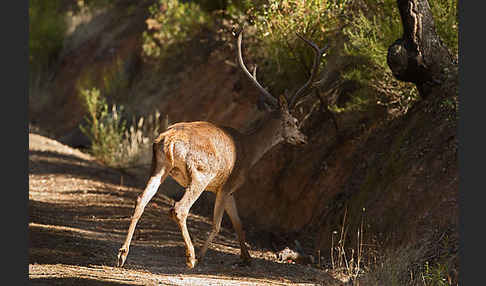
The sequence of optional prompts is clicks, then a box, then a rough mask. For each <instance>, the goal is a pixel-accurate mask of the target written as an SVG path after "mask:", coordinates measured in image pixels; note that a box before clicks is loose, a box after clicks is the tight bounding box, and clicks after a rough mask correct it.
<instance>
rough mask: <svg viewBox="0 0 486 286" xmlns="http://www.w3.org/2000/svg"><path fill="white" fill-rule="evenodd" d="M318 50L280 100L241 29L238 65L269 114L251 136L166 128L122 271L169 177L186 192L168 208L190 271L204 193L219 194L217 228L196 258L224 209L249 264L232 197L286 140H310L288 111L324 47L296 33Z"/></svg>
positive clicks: (194, 125) (189, 126)
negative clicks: (193, 228) (190, 226)
mask: <svg viewBox="0 0 486 286" xmlns="http://www.w3.org/2000/svg"><path fill="white" fill-rule="evenodd" d="M298 36H299V37H300V38H301V39H302V40H303V41H305V42H306V43H307V44H308V45H310V46H311V47H312V48H313V49H314V51H315V57H314V63H313V67H312V70H311V75H310V78H309V80H308V81H307V82H306V83H305V84H304V85H303V86H302V87H301V88H300V89H299V90H298V91H297V92H296V93H295V94H294V95H293V96H291V97H290V99H289V103H287V99H286V98H285V97H284V96H282V95H281V96H280V97H279V98H278V99H277V98H275V97H273V96H272V95H271V94H270V93H269V92H268V91H266V90H265V89H264V88H263V87H262V86H261V85H260V84H259V83H258V81H257V79H256V69H255V70H254V71H253V75H252V74H250V72H249V71H248V69H247V68H246V66H245V64H244V63H243V58H242V55H241V39H242V31H241V30H240V32H238V33H237V56H238V62H239V65H240V67H241V69H242V70H243V71H244V73H245V74H246V75H247V76H248V77H249V78H250V80H251V81H252V82H253V83H254V84H255V85H256V87H257V88H258V89H259V90H260V91H261V93H262V96H263V100H264V102H265V103H266V104H267V109H269V110H270V112H268V113H267V114H266V115H265V116H266V118H265V120H264V121H263V123H262V124H261V126H260V127H259V128H257V129H256V130H254V131H253V132H251V133H250V134H242V133H240V132H238V131H236V130H234V129H232V128H229V127H220V126H216V125H213V124H211V123H209V122H202V121H199V122H182V123H176V124H173V125H171V126H169V127H168V129H167V131H165V132H163V133H162V134H160V135H159V136H158V138H157V139H155V140H154V144H153V157H152V171H151V174H150V178H149V179H148V182H147V186H146V187H145V190H144V191H143V193H142V194H141V195H140V196H139V197H138V198H137V205H136V207H135V211H134V214H133V217H132V219H131V223H130V227H129V229H128V234H127V237H126V240H125V243H124V244H123V246H122V247H121V248H120V250H119V252H118V266H119V267H122V266H123V264H124V263H125V260H126V258H127V255H128V251H129V247H130V241H131V240H132V236H133V232H134V230H135V226H136V225H137V222H138V220H139V219H140V217H141V215H142V213H143V210H144V208H145V206H146V205H147V203H148V202H149V201H150V199H151V198H152V197H153V196H154V194H155V193H156V192H157V189H158V188H159V186H160V184H161V183H162V182H163V181H164V180H165V178H166V177H167V176H168V175H170V176H172V178H174V180H176V181H177V182H178V183H179V184H180V185H181V186H183V187H185V188H186V190H185V194H184V196H183V197H182V199H181V200H180V201H179V202H177V203H176V204H175V205H174V207H173V208H172V209H171V210H170V216H171V218H172V219H173V220H175V221H176V223H177V224H178V225H179V228H180V230H181V232H182V237H183V239H184V243H185V246H186V264H187V266H188V267H189V268H193V267H194V266H195V265H196V262H197V259H196V255H195V253H194V246H193V245H192V242H191V238H190V236H189V231H188V230H187V226H186V219H187V216H188V213H189V209H190V208H191V206H192V205H193V204H194V202H195V201H196V200H197V199H198V198H199V196H200V195H201V193H202V192H203V191H205V190H209V191H212V192H214V193H216V200H215V204H214V213H213V227H212V231H211V233H210V234H209V237H208V238H207V240H206V242H205V243H204V246H203V247H202V249H201V252H200V255H199V257H198V259H199V261H202V259H203V258H204V255H205V253H206V251H207V249H208V246H209V245H210V244H211V241H212V240H213V239H214V237H215V236H216V234H218V232H219V230H220V227H221V219H222V217H223V211H226V213H227V214H228V216H229V218H230V219H231V222H232V224H233V227H234V229H235V230H236V233H237V234H238V239H239V243H240V248H241V255H240V257H241V259H242V260H243V262H245V263H249V262H250V259H251V257H250V254H249V253H248V249H247V247H246V245H245V233H244V231H243V227H242V225H241V221H240V218H239V216H238V211H237V209H236V203H235V199H234V198H233V193H234V192H235V191H236V190H238V188H240V186H242V185H243V183H244V182H245V180H246V178H247V176H248V172H249V171H250V170H251V168H252V166H253V165H254V164H255V163H256V162H257V161H258V160H259V159H260V158H261V157H262V156H263V155H264V154H265V153H266V152H267V151H268V150H270V149H271V148H272V147H273V146H275V145H277V144H279V143H280V142H282V141H285V142H288V143H290V144H294V145H300V144H305V143H306V141H307V138H306V136H305V135H304V134H302V133H301V132H300V131H299V126H298V121H297V119H295V118H294V117H293V116H292V115H290V113H289V107H292V106H293V104H294V103H295V101H296V99H297V98H298V97H300V96H302V95H303V94H304V92H305V91H306V90H307V89H308V88H312V83H313V81H314V80H315V77H316V74H317V70H318V67H319V63H320V59H321V57H322V55H323V53H324V50H325V49H319V47H317V45H315V44H314V43H312V42H310V41H308V40H306V39H304V38H303V37H301V36H300V35H298Z"/></svg>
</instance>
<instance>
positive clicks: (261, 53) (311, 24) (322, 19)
mask: <svg viewBox="0 0 486 286" xmlns="http://www.w3.org/2000/svg"><path fill="white" fill-rule="evenodd" d="M348 2H349V1H346V0H345V1H316V0H314V1H297V0H285V1H278V0H269V1H265V2H264V3H263V4H261V5H258V3H254V2H249V3H247V7H246V8H247V15H248V17H249V19H250V23H252V24H254V26H255V28H256V34H255V37H256V42H257V44H256V45H253V46H249V47H248V49H249V50H250V52H249V53H251V54H252V55H255V56H257V57H258V62H259V63H263V64H264V65H263V67H262V69H263V71H264V72H263V73H262V74H264V75H265V77H266V78H268V79H267V80H266V83H267V84H269V85H271V86H272V87H274V88H276V89H278V91H277V93H279V92H282V91H283V89H284V88H287V87H288V86H289V84H290V85H292V86H295V84H297V83H302V82H304V81H305V79H306V78H307V77H308V73H309V67H310V66H311V63H312V59H313V56H314V52H313V50H312V49H310V48H309V47H308V46H307V45H306V44H305V43H304V42H303V41H301V40H300V39H298V37H297V36H296V35H295V33H299V34H300V35H302V36H303V37H305V38H306V39H309V40H311V41H313V42H315V43H316V44H317V45H318V46H320V47H323V46H324V45H326V44H328V43H329V42H330V41H331V40H332V38H333V37H332V35H333V34H335V33H336V31H337V30H339V29H338V27H339V25H340V17H341V16H342V15H343V13H344V11H345V10H346V7H347V5H348V4H347V3H348ZM325 61H326V59H325V58H324V59H323V61H322V62H321V63H322V64H324V63H325Z"/></svg>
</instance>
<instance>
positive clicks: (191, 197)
mask: <svg viewBox="0 0 486 286" xmlns="http://www.w3.org/2000/svg"><path fill="white" fill-rule="evenodd" d="M191 178H192V181H191V183H190V184H189V186H188V187H187V189H186V192H185V193H184V196H183V197H182V199H181V200H180V201H179V202H177V203H176V204H175V205H174V208H173V209H171V214H170V215H171V217H172V218H173V219H174V220H175V221H176V222H177V225H179V228H180V230H181V233H182V238H183V239H184V243H185V245H186V264H187V267H189V268H194V266H196V263H197V259H196V254H195V252H194V245H193V244H192V241H191V236H190V235H189V231H188V230H187V224H186V221H187V216H188V214H189V210H190V209H191V207H192V205H193V204H194V203H195V202H196V200H197V199H198V198H199V196H201V194H202V192H203V191H204V190H205V189H206V186H207V185H208V184H209V182H210V181H211V179H212V177H210V176H204V175H202V174H198V173H192V174H191Z"/></svg>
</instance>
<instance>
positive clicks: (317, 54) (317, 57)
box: [289, 33, 328, 106]
mask: <svg viewBox="0 0 486 286" xmlns="http://www.w3.org/2000/svg"><path fill="white" fill-rule="evenodd" d="M295 34H296V35H297V36H298V37H299V38H300V39H302V40H303V41H304V42H305V43H306V44H308V45H309V46H311V47H312V49H314V64H313V66H312V70H311V75H310V77H309V79H308V80H307V82H306V83H305V84H304V85H303V86H302V87H301V88H299V90H297V92H295V94H294V95H292V97H290V100H289V106H294V104H295V102H296V100H297V99H298V98H299V97H301V96H302V95H303V94H304V91H306V89H307V88H308V87H309V86H310V87H311V88H313V87H314V86H311V84H312V82H313V81H314V80H315V78H316V76H317V71H318V70H319V63H320V61H321V58H322V55H323V54H324V52H325V51H326V50H327V48H328V46H327V45H326V46H324V48H322V49H320V48H319V47H318V46H317V45H316V44H315V43H313V42H311V41H309V40H307V39H305V38H304V37H302V36H301V35H300V34H298V33H295Z"/></svg>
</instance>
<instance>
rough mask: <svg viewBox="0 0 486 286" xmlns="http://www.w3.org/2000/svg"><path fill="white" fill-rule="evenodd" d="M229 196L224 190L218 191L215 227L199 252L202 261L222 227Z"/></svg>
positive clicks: (215, 204)
mask: <svg viewBox="0 0 486 286" xmlns="http://www.w3.org/2000/svg"><path fill="white" fill-rule="evenodd" d="M228 196H229V195H228V194H227V193H225V192H224V191H223V190H219V191H218V192H217V193H216V200H215V202H214V212H213V228H212V230H211V233H210V234H209V237H208V238H207V239H206V242H205V243H204V246H203V247H202V249H201V252H200V254H199V260H200V261H202V260H203V258H204V256H205V255H206V251H207V250H208V246H209V245H210V244H211V242H212V241H213V239H214V237H215V236H216V235H217V234H218V233H219V230H220V229H221V220H222V219H223V212H224V205H225V202H226V199H227V198H228Z"/></svg>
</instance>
